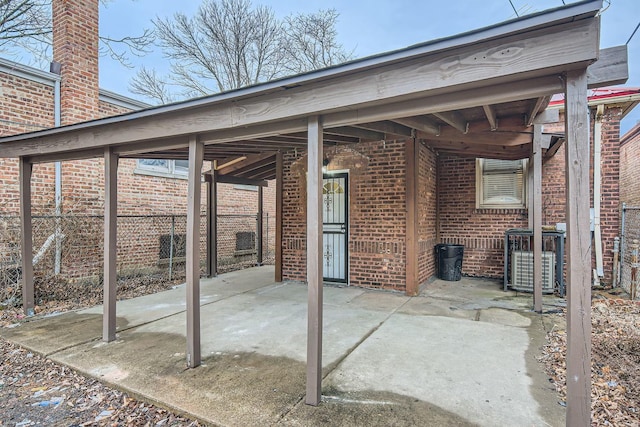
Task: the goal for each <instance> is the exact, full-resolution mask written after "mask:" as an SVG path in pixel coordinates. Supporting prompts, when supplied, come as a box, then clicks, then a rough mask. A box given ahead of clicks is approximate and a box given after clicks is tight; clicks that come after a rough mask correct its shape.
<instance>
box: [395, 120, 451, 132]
mask: <svg viewBox="0 0 640 427" xmlns="http://www.w3.org/2000/svg"><path fill="white" fill-rule="evenodd" d="M393 122H395V123H398V124H401V125H403V126H407V127H410V128H412V129H415V130H419V131H422V132H425V133H428V134H430V135H440V125H439V124H437V123H436V122H435V121H433V120H430V119H428V118H427V117H423V116H415V117H402V118H397V119H393Z"/></svg>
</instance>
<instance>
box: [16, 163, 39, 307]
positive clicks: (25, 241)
mask: <svg viewBox="0 0 640 427" xmlns="http://www.w3.org/2000/svg"><path fill="white" fill-rule="evenodd" d="M19 162H20V164H19V180H20V240H21V245H20V255H21V258H22V307H23V309H24V314H25V315H27V316H33V315H34V314H35V312H34V309H35V289H34V287H33V224H32V222H31V219H32V217H31V175H32V173H33V165H32V164H31V163H29V162H28V161H27V160H26V159H25V158H24V157H20V160H19Z"/></svg>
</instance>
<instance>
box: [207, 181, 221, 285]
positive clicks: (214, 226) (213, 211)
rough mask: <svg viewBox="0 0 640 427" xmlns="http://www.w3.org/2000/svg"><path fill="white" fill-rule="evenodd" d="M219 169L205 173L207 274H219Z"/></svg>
mask: <svg viewBox="0 0 640 427" xmlns="http://www.w3.org/2000/svg"><path fill="white" fill-rule="evenodd" d="M217 175H218V173H217V171H216V170H212V171H211V173H208V174H205V180H206V182H207V276H208V277H216V276H217V275H218V179H217Z"/></svg>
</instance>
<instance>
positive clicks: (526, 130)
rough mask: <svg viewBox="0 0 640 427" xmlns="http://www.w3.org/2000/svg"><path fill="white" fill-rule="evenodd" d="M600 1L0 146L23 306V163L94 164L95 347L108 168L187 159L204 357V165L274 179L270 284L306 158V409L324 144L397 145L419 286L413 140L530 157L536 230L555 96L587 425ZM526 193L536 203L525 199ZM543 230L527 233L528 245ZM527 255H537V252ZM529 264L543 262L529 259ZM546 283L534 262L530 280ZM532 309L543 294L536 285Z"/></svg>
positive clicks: (109, 289)
mask: <svg viewBox="0 0 640 427" xmlns="http://www.w3.org/2000/svg"><path fill="white" fill-rule="evenodd" d="M601 6H602V2H601V0H588V1H583V2H579V3H574V4H571V5H568V6H563V7H560V8H557V9H552V10H548V11H545V12H541V13H537V14H533V15H529V16H526V17H523V18H519V19H514V20H511V21H507V22H504V23H501V24H499V25H495V26H491V27H487V28H483V29H479V30H475V31H471V32H468V33H464V34H460V35H457V36H454V37H449V38H444V39H439V40H435V41H431V42H427V43H424V44H419V45H415V46H411V47H408V48H406V49H402V50H398V51H395V52H390V53H385V54H381V55H377V56H372V57H368V58H364V59H361V60H356V61H353V62H350V63H346V64H343V65H339V66H336V67H332V68H327V69H323V70H319V71H315V72H311V73H307V74H303V75H298V76H294V77H290V78H285V79H281V80H277V81H272V82H269V83H266V84H261V85H257V86H253V87H248V88H243V89H239V90H235V91H231V92H225V93H221V94H217V95H212V96H207V97H203V98H198V99H193V100H189V101H185V102H180V103H175V104H170V105H164V106H160V107H156V108H150V109H147V110H143V111H138V112H133V113H129V114H124V115H120V116H115V117H110V118H105V119H100V120H94V121H90V122H85V123H79V124H75V125H70V126H65V127H60V128H55V129H49V130H43V131H38V132H33V133H28V134H22V135H17V136H11V137H6V138H1V139H0V157H18V158H19V159H20V188H21V197H20V200H21V219H22V262H23V301H24V306H25V311H26V312H27V313H29V314H32V313H33V304H34V297H33V265H32V262H31V260H32V258H31V255H32V230H31V194H30V183H31V171H32V165H33V164H34V163H40V162H53V161H63V160H73V159H83V158H95V157H103V158H104V159H105V240H104V292H105V298H104V332H103V336H104V340H105V341H111V340H113V339H115V332H116V329H115V306H116V305H115V304H116V299H115V289H116V286H115V284H116V256H115V254H116V252H115V249H116V206H117V182H116V176H117V164H118V159H119V158H120V157H132V158H174V159H188V160H189V184H188V218H187V221H188V228H187V254H186V256H187V363H188V366H190V367H195V366H198V365H199V364H200V358H201V355H200V317H199V274H200V273H199V265H198V264H199V263H198V260H199V247H198V235H197V233H198V230H199V221H200V218H199V214H198V213H199V210H200V187H201V172H202V163H203V160H211V161H214V165H215V171H214V174H215V175H216V176H217V178H218V180H219V182H220V181H222V182H234V181H235V182H243V183H256V184H260V183H262V182H263V181H264V180H268V179H273V178H277V186H278V188H277V203H276V204H277V217H278V219H277V221H278V230H277V240H276V253H277V255H276V279H279V280H281V279H282V257H281V239H282V179H283V174H282V155H281V153H282V152H283V151H286V150H291V149H296V148H300V149H305V150H307V151H308V175H307V280H308V289H309V313H308V359H307V366H308V368H307V396H306V402H307V403H309V404H312V405H317V404H318V403H319V402H320V398H321V380H322V378H321V372H322V267H321V266H322V262H321V261H322V259H321V257H322V250H321V236H322V230H321V227H322V216H321V209H320V208H321V200H322V160H323V143H324V144H350V143H355V142H359V141H368V140H384V139H406V140H407V158H408V163H407V165H406V169H407V170H406V177H407V210H408V212H407V237H406V245H407V267H406V268H407V288H408V291H409V292H410V290H411V289H413V290H416V289H417V283H416V280H417V262H415V260H414V259H413V258H414V255H415V253H416V250H417V239H416V234H415V233H416V232H417V231H416V230H417V226H416V222H417V221H416V214H417V211H416V203H415V200H416V181H417V173H416V166H415V155H416V143H417V142H416V141H418V140H426V141H427V144H428V145H429V146H431V147H432V148H434V149H435V150H437V151H441V152H452V153H457V154H459V155H465V156H473V157H492V158H503V159H519V158H525V157H529V158H531V159H532V160H533V165H534V167H533V171H534V172H533V174H534V176H533V179H532V182H533V191H532V194H533V202H534V204H533V206H534V207H535V208H534V209H533V212H532V213H531V214H532V216H533V225H534V230H535V232H536V233H540V232H541V211H540V209H541V208H540V206H541V203H540V198H541V185H540V182H541V181H540V180H541V170H542V167H541V165H542V154H543V152H544V150H546V149H548V148H549V146H550V145H551V143H552V138H551V137H550V136H549V135H545V134H544V133H543V124H544V123H548V122H554V121H557V120H558V116H557V110H556V111H552V110H550V111H545V108H546V106H547V105H548V103H549V100H550V97H551V96H552V95H553V94H556V93H563V94H564V96H565V100H566V109H565V111H566V114H565V129H566V135H565V138H564V139H565V140H566V144H567V145H566V173H567V176H566V181H567V184H566V185H567V207H566V209H567V211H566V216H567V239H568V251H567V253H568V256H567V260H568V263H567V264H568V267H567V268H568V274H567V276H568V277H567V279H568V280H567V282H568V290H569V291H568V314H567V320H568V354H567V378H568V385H567V386H568V398H567V425H571V426H583V425H588V424H589V418H590V351H591V350H590V331H591V320H590V293H591V288H590V286H591V285H590V274H591V249H590V235H589V198H590V197H589V168H588V167H585V165H588V164H589V137H588V126H589V120H588V108H587V88H595V87H602V86H607V85H611V84H619V83H623V82H625V81H626V79H627V54H626V48H625V47H624V46H623V47H615V48H611V49H606V50H600V49H599V31H600V21H599V18H598V16H597V15H598V12H599V10H600V8H601ZM536 202H537V203H536ZM539 240H540V239H536V241H539ZM534 249H535V251H534V252H535V257H536V259H537V260H538V261H539V260H540V259H541V254H540V252H541V249H540V248H539V247H538V248H534ZM535 264H536V265H537V266H540V265H541V264H540V262H536V263H535ZM535 277H537V278H538V279H539V280H536V281H535V282H536V283H537V284H538V285H539V283H538V282H541V277H542V276H541V270H539V268H538V267H536V276H535ZM534 301H535V308H536V311H541V305H540V301H541V288H540V287H539V286H538V287H537V288H536V295H535V298H534Z"/></svg>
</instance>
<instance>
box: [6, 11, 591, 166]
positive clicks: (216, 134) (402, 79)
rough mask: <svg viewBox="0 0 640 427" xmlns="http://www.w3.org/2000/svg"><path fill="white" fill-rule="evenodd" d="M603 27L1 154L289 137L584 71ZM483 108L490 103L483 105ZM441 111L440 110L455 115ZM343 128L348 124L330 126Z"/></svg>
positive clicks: (122, 124) (373, 71)
mask: <svg viewBox="0 0 640 427" xmlns="http://www.w3.org/2000/svg"><path fill="white" fill-rule="evenodd" d="M599 25H600V23H599V20H597V19H581V20H577V21H575V22H571V23H564V24H562V25H555V26H552V27H545V28H540V29H536V30H532V31H529V32H527V33H526V34H527V35H526V37H523V35H522V34H513V35H511V36H507V37H504V38H500V39H487V40H484V41H479V42H478V43H472V44H467V45H464V46H459V47H455V48H450V49H445V50H442V51H440V52H433V53H429V55H428V59H426V58H425V55H420V56H416V57H415V58H413V59H409V60H406V61H402V62H397V61H390V63H388V64H384V65H380V66H377V67H371V68H367V69H362V70H358V71H357V72H352V73H345V74H344V75H342V76H334V77H333V78H327V79H318V80H317V81H311V82H308V83H306V84H303V85H300V86H297V87H293V88H289V89H288V90H286V91H284V90H283V91H274V90H271V91H264V92H256V93H253V94H250V95H246V96H245V97H243V98H240V97H235V98H226V97H224V96H219V97H217V98H216V97H213V98H212V100H211V103H210V104H208V105H206V106H205V105H201V106H199V107H198V108H182V109H179V108H175V109H165V110H164V111H163V112H162V113H156V114H154V115H147V116H140V117H139V118H138V119H135V120H130V117H127V118H125V119H122V120H114V119H111V120H106V119H105V124H104V125H101V124H100V121H98V122H97V123H96V124H94V125H93V126H87V125H84V126H77V127H75V128H71V129H67V130H66V131H62V132H52V131H49V134H48V135H47V136H46V137H45V136H38V137H37V138H36V137H34V136H31V137H27V138H22V137H16V138H14V139H12V140H11V141H12V142H8V141H7V142H4V143H3V144H2V147H1V148H0V153H1V154H0V155H1V156H3V157H19V156H24V155H30V154H46V153H49V152H56V151H60V150H61V148H62V147H64V149H65V150H66V151H72V150H76V149H86V148H92V147H96V146H105V145H119V144H126V143H129V142H133V141H141V140H154V139H158V138H164V137H171V136H176V137H179V136H184V135H190V134H194V133H198V134H203V136H202V140H203V141H205V142H206V143H209V141H211V142H212V143H214V142H217V141H220V140H221V139H225V138H228V137H230V136H231V135H230V133H231V134H235V135H234V137H236V138H239V139H245V138H246V137H247V135H248V134H250V133H252V131H250V130H249V128H250V127H252V126H267V124H270V125H271V126H273V130H272V131H270V132H266V134H270V135H273V134H274V133H287V132H288V131H291V130H287V129H284V128H283V127H282V124H283V123H285V122H287V123H292V121H295V120H296V119H290V117H292V115H296V116H298V117H301V118H302V117H305V116H308V115H313V114H323V115H326V114H328V113H337V112H340V111H344V110H345V109H352V108H353V106H354V105H359V106H360V108H359V109H361V108H369V107H374V106H380V105H383V104H387V103H402V102H404V101H409V100H415V99H417V98H420V97H426V96H429V95H432V94H435V93H438V94H440V96H445V97H446V95H448V94H452V93H454V92H457V91H459V90H460V88H462V87H465V88H473V87H480V86H485V85H487V84H490V83H488V82H492V83H493V84H495V85H498V86H500V85H504V84H507V83H506V82H508V81H513V79H514V78H515V76H517V77H519V78H522V79H535V78H537V77H541V76H545V75H549V74H552V73H558V72H562V71H566V70H567V69H577V68H580V67H584V66H586V65H587V64H589V63H590V62H592V61H594V60H595V59H596V58H597V56H598V41H599V40H598V39H599ZM514 46H517V48H514ZM479 58H482V59H479ZM380 76H384V79H383V80H381V79H380ZM385 82H393V84H387V83H385ZM498 93H500V91H498ZM552 93H553V92H552ZM520 99H523V98H520ZM499 102H502V101H499ZM484 104H487V103H486V102H483V103H480V104H477V105H484ZM434 107H435V108H436V110H435V111H433V112H439V111H449V110H454V109H456V108H442V106H440V105H435V106H434ZM356 111H357V110H356ZM418 114H419V113H418ZM384 119H387V118H383V120H384ZM369 121H376V120H369V119H368V118H365V119H360V120H357V121H356V123H357V122H369ZM337 125H341V124H340V123H333V122H329V123H326V124H325V126H337ZM297 129H299V126H297ZM224 135H226V136H224Z"/></svg>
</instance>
